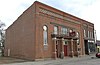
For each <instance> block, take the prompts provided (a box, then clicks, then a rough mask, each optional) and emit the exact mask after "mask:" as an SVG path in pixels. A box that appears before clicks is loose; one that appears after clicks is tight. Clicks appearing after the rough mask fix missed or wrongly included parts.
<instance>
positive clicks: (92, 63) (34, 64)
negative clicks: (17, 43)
mask: <svg viewBox="0 0 100 65" xmlns="http://www.w3.org/2000/svg"><path fill="white" fill-rule="evenodd" d="M2 65H100V58H96V57H95V55H90V56H82V57H74V58H69V57H68V58H64V59H57V60H45V61H31V62H30V61H29V62H23V63H12V64H2Z"/></svg>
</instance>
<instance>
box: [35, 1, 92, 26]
mask: <svg viewBox="0 0 100 65" xmlns="http://www.w3.org/2000/svg"><path fill="white" fill-rule="evenodd" d="M34 3H36V4H40V5H43V6H47V7H49V8H51V9H54V10H56V11H59V12H62V13H64V14H67V15H69V16H71V17H74V18H76V19H78V20H81V21H84V22H87V23H89V24H92V25H94V24H93V23H91V22H89V21H87V20H84V19H82V18H79V17H77V16H74V15H72V14H69V13H66V12H64V11H62V10H59V9H57V8H54V7H52V6H49V5H47V4H44V3H41V2H39V1H35V2H34Z"/></svg>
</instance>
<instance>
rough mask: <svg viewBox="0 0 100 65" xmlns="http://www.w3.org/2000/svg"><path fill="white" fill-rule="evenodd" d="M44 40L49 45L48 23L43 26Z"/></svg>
mask: <svg viewBox="0 0 100 65" xmlns="http://www.w3.org/2000/svg"><path fill="white" fill-rule="evenodd" d="M43 42H44V45H47V42H48V28H47V26H46V25H44V26H43Z"/></svg>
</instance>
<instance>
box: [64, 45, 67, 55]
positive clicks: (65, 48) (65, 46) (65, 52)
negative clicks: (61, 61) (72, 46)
mask: <svg viewBox="0 0 100 65" xmlns="http://www.w3.org/2000/svg"><path fill="white" fill-rule="evenodd" d="M64 56H67V45H64Z"/></svg>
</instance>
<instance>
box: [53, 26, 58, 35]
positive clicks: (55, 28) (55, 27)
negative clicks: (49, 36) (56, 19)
mask: <svg viewBox="0 0 100 65" xmlns="http://www.w3.org/2000/svg"><path fill="white" fill-rule="evenodd" d="M54 34H58V26H54Z"/></svg>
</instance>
